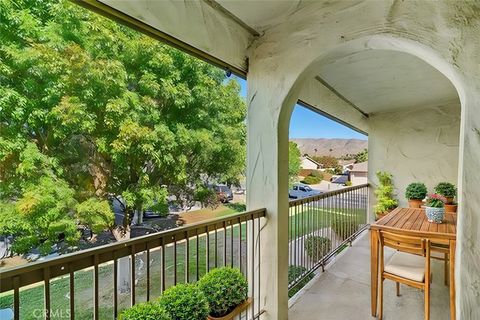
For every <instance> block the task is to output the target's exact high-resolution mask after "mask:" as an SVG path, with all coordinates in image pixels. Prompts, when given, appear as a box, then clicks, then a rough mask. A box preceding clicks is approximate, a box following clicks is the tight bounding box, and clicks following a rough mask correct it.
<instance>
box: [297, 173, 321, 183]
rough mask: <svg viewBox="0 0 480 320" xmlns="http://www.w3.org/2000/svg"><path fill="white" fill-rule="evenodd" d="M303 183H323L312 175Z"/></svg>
mask: <svg viewBox="0 0 480 320" xmlns="http://www.w3.org/2000/svg"><path fill="white" fill-rule="evenodd" d="M301 182H302V183H305V184H318V183H320V182H322V178H320V177H315V176H312V175H311V174H310V175H308V176H306V177H305V178H304V179H303V180H302V181H301Z"/></svg>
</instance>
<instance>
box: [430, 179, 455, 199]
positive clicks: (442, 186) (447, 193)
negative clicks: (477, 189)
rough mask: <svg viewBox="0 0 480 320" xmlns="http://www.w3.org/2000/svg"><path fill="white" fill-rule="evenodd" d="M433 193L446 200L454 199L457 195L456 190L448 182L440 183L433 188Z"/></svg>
mask: <svg viewBox="0 0 480 320" xmlns="http://www.w3.org/2000/svg"><path fill="white" fill-rule="evenodd" d="M434 190H435V193H438V194H440V195H442V196H444V197H447V198H454V197H455V196H456V195H457V188H455V185H453V184H451V183H450V182H440V183H439V184H437V186H436V187H435V189H434Z"/></svg>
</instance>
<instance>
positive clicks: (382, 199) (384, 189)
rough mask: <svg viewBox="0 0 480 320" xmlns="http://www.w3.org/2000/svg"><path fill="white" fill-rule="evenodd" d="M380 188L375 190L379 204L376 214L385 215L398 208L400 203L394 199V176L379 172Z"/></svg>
mask: <svg viewBox="0 0 480 320" xmlns="http://www.w3.org/2000/svg"><path fill="white" fill-rule="evenodd" d="M376 175H377V178H378V182H379V184H378V188H377V189H376V190H375V196H376V197H377V204H376V205H375V213H376V214H385V213H387V212H389V211H390V210H392V209H394V208H396V207H397V206H398V202H397V200H396V199H394V198H393V183H392V175H391V174H390V173H388V172H383V171H378V172H377V173H376Z"/></svg>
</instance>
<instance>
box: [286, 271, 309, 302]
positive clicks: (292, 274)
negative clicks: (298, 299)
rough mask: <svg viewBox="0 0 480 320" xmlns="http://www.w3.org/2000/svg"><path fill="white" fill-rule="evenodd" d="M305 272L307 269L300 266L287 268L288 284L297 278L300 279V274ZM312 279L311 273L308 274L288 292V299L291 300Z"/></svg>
mask: <svg viewBox="0 0 480 320" xmlns="http://www.w3.org/2000/svg"><path fill="white" fill-rule="evenodd" d="M305 272H307V268H305V267H302V266H294V265H292V266H288V283H292V282H293V281H295V280H296V279H297V278H298V277H300V276H301V275H302V274H304V273H305ZM313 277H314V275H313V273H310V274H308V275H307V276H306V277H305V278H303V279H302V280H300V281H299V282H298V283H297V285H296V286H295V287H293V288H291V289H290V290H288V297H289V298H291V297H293V296H294V295H295V293H297V292H298V291H299V290H300V289H302V288H303V287H305V285H306V284H307V283H308V282H309V281H310V280H312V279H313Z"/></svg>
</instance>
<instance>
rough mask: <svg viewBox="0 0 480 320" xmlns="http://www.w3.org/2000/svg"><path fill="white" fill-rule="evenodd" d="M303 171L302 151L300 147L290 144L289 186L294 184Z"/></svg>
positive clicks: (291, 142)
mask: <svg viewBox="0 0 480 320" xmlns="http://www.w3.org/2000/svg"><path fill="white" fill-rule="evenodd" d="M301 169H302V160H301V153H300V149H298V145H297V144H296V143H295V142H293V141H289V142H288V177H289V184H293V183H294V182H295V181H297V179H298V174H299V173H300V170H301Z"/></svg>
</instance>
